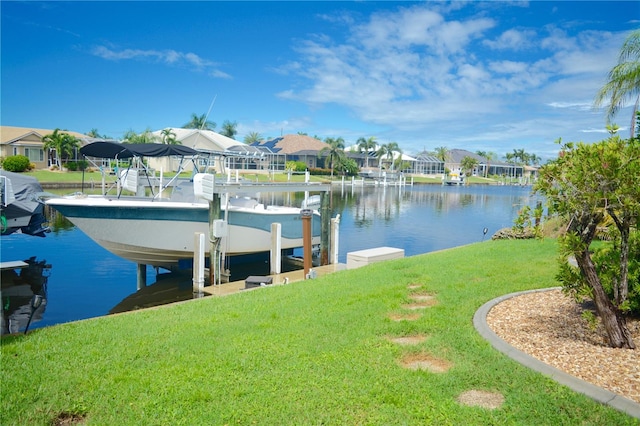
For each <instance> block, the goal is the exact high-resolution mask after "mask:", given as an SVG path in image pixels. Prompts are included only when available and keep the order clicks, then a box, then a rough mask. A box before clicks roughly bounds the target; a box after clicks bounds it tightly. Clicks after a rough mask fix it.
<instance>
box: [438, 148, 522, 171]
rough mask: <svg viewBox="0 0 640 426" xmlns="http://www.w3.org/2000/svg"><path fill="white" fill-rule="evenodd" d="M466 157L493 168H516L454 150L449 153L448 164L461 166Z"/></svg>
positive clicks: (470, 153) (461, 150)
mask: <svg viewBox="0 0 640 426" xmlns="http://www.w3.org/2000/svg"><path fill="white" fill-rule="evenodd" d="M464 157H471V158H475V159H476V160H478V162H479V163H480V164H490V165H491V166H503V167H514V165H513V164H510V163H505V162H504V161H499V160H489V159H487V158H485V157H483V156H481V155H478V154H476V153H474V152H471V151H467V150H466V149H452V150H450V151H448V152H447V163H453V164H460V163H462V159H463V158H464ZM516 167H519V166H516Z"/></svg>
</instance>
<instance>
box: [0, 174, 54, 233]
mask: <svg viewBox="0 0 640 426" xmlns="http://www.w3.org/2000/svg"><path fill="white" fill-rule="evenodd" d="M42 194H43V192H42V187H41V186H40V183H39V182H38V180H37V179H36V178H34V177H31V176H26V175H23V174H20V173H13V172H8V171H6V170H0V199H1V205H0V226H1V228H0V231H1V233H2V235H9V234H13V233H14V232H21V233H23V234H29V235H35V236H40V237H42V236H44V234H45V233H46V232H48V231H49V229H48V228H47V227H46V226H44V225H45V223H46V218H45V216H44V205H43V203H42V202H41V201H40V199H39V197H40V196H41V195H42Z"/></svg>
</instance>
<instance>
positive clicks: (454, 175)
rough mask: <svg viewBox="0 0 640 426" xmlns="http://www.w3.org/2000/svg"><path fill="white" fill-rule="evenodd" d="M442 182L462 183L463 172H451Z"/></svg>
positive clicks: (450, 183)
mask: <svg viewBox="0 0 640 426" xmlns="http://www.w3.org/2000/svg"><path fill="white" fill-rule="evenodd" d="M444 183H446V184H447V185H464V184H465V182H464V174H463V173H462V172H451V173H449V175H448V176H447V177H446V178H445V180H444Z"/></svg>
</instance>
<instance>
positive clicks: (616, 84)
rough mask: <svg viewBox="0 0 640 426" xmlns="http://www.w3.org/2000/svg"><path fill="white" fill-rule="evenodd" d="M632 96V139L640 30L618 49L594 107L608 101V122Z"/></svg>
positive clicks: (639, 89) (639, 85)
mask: <svg viewBox="0 0 640 426" xmlns="http://www.w3.org/2000/svg"><path fill="white" fill-rule="evenodd" d="M633 96H636V103H635V107H634V108H633V115H632V118H631V126H630V127H631V137H632V138H633V132H634V128H635V115H636V114H635V113H636V111H637V110H638V101H639V100H640V29H638V30H634V31H632V32H631V34H629V36H627V39H626V40H625V42H624V44H623V45H622V48H621V49H620V55H619V56H618V64H617V65H616V66H614V67H613V68H612V69H611V71H609V75H608V81H607V82H606V83H605V85H604V86H603V87H602V88H601V89H600V90H599V91H598V93H597V94H596V99H595V100H594V106H597V107H598V106H602V105H603V104H604V103H605V101H607V100H608V102H609V106H608V107H607V121H610V120H611V119H612V118H613V116H615V115H616V113H617V112H618V111H619V110H620V108H622V107H624V104H625V101H626V100H627V98H629V97H633Z"/></svg>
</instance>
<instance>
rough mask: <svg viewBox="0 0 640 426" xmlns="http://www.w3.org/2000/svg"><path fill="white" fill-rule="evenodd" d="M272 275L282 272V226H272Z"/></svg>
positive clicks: (270, 266)
mask: <svg viewBox="0 0 640 426" xmlns="http://www.w3.org/2000/svg"><path fill="white" fill-rule="evenodd" d="M269 261H270V262H269V268H270V270H271V272H270V274H279V273H280V272H282V224H280V223H272V224H271V255H270V257H269Z"/></svg>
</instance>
